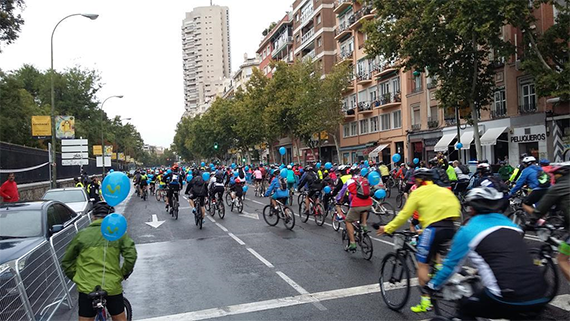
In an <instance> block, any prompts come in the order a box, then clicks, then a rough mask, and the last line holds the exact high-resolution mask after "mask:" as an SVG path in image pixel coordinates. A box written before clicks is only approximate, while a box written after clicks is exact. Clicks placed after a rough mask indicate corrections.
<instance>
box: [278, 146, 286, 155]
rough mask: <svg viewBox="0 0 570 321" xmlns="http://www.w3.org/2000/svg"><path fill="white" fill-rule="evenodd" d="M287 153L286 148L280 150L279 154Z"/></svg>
mask: <svg viewBox="0 0 570 321" xmlns="http://www.w3.org/2000/svg"><path fill="white" fill-rule="evenodd" d="M286 153H287V149H286V148H285V147H281V148H279V154H281V155H285V154H286Z"/></svg>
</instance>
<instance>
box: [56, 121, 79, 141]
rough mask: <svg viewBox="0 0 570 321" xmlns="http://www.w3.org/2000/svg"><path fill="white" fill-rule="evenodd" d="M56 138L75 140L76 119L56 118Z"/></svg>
mask: <svg viewBox="0 0 570 321" xmlns="http://www.w3.org/2000/svg"><path fill="white" fill-rule="evenodd" d="M55 137H57V138H59V139H69V138H75V117H73V116H55Z"/></svg>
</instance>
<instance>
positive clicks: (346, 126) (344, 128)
mask: <svg viewBox="0 0 570 321" xmlns="http://www.w3.org/2000/svg"><path fill="white" fill-rule="evenodd" d="M342 131H343V135H342V136H343V137H345V138H346V137H350V126H349V124H344V125H343V126H342Z"/></svg>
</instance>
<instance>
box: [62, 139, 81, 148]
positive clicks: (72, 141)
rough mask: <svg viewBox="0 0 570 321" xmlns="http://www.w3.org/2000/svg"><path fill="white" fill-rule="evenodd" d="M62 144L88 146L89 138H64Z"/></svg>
mask: <svg viewBox="0 0 570 321" xmlns="http://www.w3.org/2000/svg"><path fill="white" fill-rule="evenodd" d="M61 145H62V146H77V145H85V146H87V139H62V140H61Z"/></svg>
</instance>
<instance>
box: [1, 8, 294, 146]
mask: <svg viewBox="0 0 570 321" xmlns="http://www.w3.org/2000/svg"><path fill="white" fill-rule="evenodd" d="M25 3H26V8H25V10H24V11H23V13H22V15H23V18H24V19H25V24H24V26H23V27H22V31H21V33H20V37H19V38H18V40H17V41H16V42H15V43H13V44H11V45H9V46H7V47H6V46H3V48H2V49H3V52H2V53H1V54H0V68H1V69H3V70H14V69H18V68H19V67H21V66H22V64H24V63H26V64H32V65H34V66H36V67H37V68H40V69H49V64H50V35H51V31H52V29H53V27H54V26H55V24H56V23H57V22H58V21H59V20H60V19H61V18H63V17H65V16H66V15H69V14H73V13H97V14H99V15H100V16H99V18H98V19H97V20H93V21H92V20H89V19H87V18H83V17H72V18H69V19H67V20H66V21H64V22H63V23H62V24H60V25H59V27H58V28H57V31H56V34H55V37H54V48H55V49H54V68H55V69H56V70H62V69H64V68H66V67H72V66H75V65H80V66H83V67H87V68H94V69H97V70H98V71H99V72H100V73H101V77H102V82H103V89H102V90H101V91H100V92H99V95H98V96H99V99H100V100H103V99H104V98H106V97H108V96H110V95H124V96H125V97H124V98H123V99H111V100H109V101H108V102H107V103H105V111H106V112H107V113H108V114H109V115H110V116H114V115H120V116H121V117H131V118H132V120H131V121H130V122H131V123H132V124H134V125H135V126H136V127H137V129H138V130H139V132H140V133H141V134H142V137H143V139H144V141H145V143H148V144H151V145H159V146H164V147H168V146H170V144H171V143H172V139H173V137H174V130H175V129H176V124H177V123H178V121H179V120H180V117H181V116H182V113H183V112H184V88H183V87H184V86H183V71H182V40H181V26H182V20H183V19H184V16H185V14H184V13H185V12H189V11H192V8H194V7H199V6H207V5H209V4H210V1H209V0H185V1H181V0H164V1H156V0H155V1H150V0H89V1H86V0H49V1H48V0H25ZM213 3H214V5H216V4H217V5H223V6H228V7H229V8H230V38H231V52H232V57H231V59H232V67H233V68H234V70H233V71H235V69H236V68H238V67H239V65H240V64H241V63H242V62H243V54H244V53H248V54H249V55H250V57H251V56H252V55H254V54H255V51H256V50H257V47H258V45H259V42H260V41H261V39H262V36H261V32H262V31H263V29H265V28H266V27H267V26H269V24H270V23H271V22H272V21H277V20H279V19H281V18H282V17H283V16H284V14H285V12H286V11H288V10H291V4H292V3H293V1H292V0H216V1H213ZM56 104H57V102H56Z"/></svg>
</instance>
